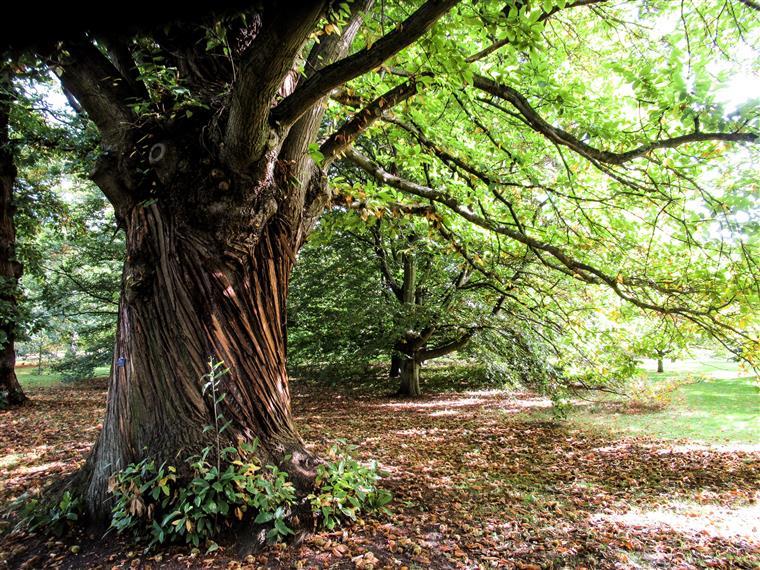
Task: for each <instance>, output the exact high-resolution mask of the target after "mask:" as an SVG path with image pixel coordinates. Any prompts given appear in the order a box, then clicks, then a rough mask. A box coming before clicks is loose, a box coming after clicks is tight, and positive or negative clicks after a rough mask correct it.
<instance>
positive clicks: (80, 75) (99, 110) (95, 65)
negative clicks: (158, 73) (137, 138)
mask: <svg viewBox="0 0 760 570" xmlns="http://www.w3.org/2000/svg"><path fill="white" fill-rule="evenodd" d="M64 51H65V52H67V53H68V55H65V56H63V57H62V59H61V61H57V62H54V63H53V65H54V69H55V70H56V72H57V73H58V76H59V78H60V80H61V83H62V84H63V88H64V89H65V90H66V91H68V92H69V93H71V94H72V95H73V96H74V97H76V99H77V101H78V102H79V104H80V105H81V106H82V108H83V109H84V110H85V112H86V113H87V115H88V116H89V117H90V119H91V120H92V121H93V122H94V123H95V125H96V126H97V127H98V130H99V131H100V135H101V138H102V141H103V144H104V146H106V147H113V148H114V149H119V150H120V151H124V150H126V149H125V148H124V147H125V141H126V139H127V133H128V131H129V128H130V126H131V123H132V122H133V121H134V113H133V112H132V110H131V109H130V108H129V103H130V102H131V101H133V100H134V99H135V97H136V95H137V94H136V93H134V92H133V91H132V89H131V88H130V86H129V84H128V82H127V81H126V80H125V79H124V78H123V77H122V76H121V73H119V70H117V69H116V68H115V67H114V66H113V65H112V64H111V62H110V61H108V59H107V58H106V57H105V56H104V55H103V54H102V53H101V52H100V50H98V49H97V48H96V47H95V46H94V45H93V44H92V43H90V42H88V41H84V40H82V41H78V42H69V43H67V44H65V45H64Z"/></svg>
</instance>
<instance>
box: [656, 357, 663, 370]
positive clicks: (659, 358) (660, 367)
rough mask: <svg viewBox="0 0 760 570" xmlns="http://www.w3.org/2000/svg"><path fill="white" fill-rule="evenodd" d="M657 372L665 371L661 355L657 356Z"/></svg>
mask: <svg viewBox="0 0 760 570" xmlns="http://www.w3.org/2000/svg"><path fill="white" fill-rule="evenodd" d="M657 372H665V365H664V363H663V360H662V356H658V357H657Z"/></svg>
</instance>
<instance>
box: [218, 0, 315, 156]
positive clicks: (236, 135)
mask: <svg viewBox="0 0 760 570" xmlns="http://www.w3.org/2000/svg"><path fill="white" fill-rule="evenodd" d="M325 7H326V3H325V1H324V0H310V1H308V2H298V3H282V4H280V5H277V3H269V4H268V5H267V7H266V8H265V9H264V11H263V12H262V16H261V18H262V24H261V30H260V31H259V33H258V35H257V36H256V39H254V40H253V42H252V43H251V45H250V47H249V48H248V50H247V53H246V56H245V58H244V59H243V62H242V64H241V66H240V71H239V73H238V80H237V83H236V84H235V86H234V88H233V90H232V93H231V95H230V112H229V117H228V119H227V129H226V133H225V143H224V144H225V158H226V159H227V161H228V162H229V163H230V164H231V165H232V166H234V167H237V168H239V169H241V170H245V169H247V168H248V166H249V165H250V164H251V163H252V162H255V161H256V160H258V159H259V158H261V156H262V155H263V154H264V153H265V152H266V147H267V145H268V144H270V143H274V142H276V141H274V140H272V137H271V136H270V132H271V129H270V127H269V123H268V117H269V113H270V109H271V107H272V102H273V100H274V97H275V95H276V94H277V92H278V90H279V89H280V86H281V85H282V82H283V80H284V79H285V77H286V76H287V74H288V73H290V71H291V70H292V69H293V65H294V62H295V60H296V58H297V56H298V54H299V52H300V50H301V48H302V46H303V44H304V42H305V41H306V39H307V38H308V36H309V33H311V31H312V30H313V28H314V24H315V23H316V22H317V21H318V20H319V18H320V17H321V16H322V14H323V13H324V10H325Z"/></svg>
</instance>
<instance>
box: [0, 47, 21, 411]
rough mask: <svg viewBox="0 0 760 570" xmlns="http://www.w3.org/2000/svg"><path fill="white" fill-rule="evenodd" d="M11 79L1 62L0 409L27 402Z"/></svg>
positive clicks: (7, 69) (4, 62)
mask: <svg viewBox="0 0 760 570" xmlns="http://www.w3.org/2000/svg"><path fill="white" fill-rule="evenodd" d="M0 57H2V55H0ZM12 80H13V76H12V72H11V65H10V63H9V62H8V61H6V60H4V59H2V60H0V408H1V407H5V406H15V405H18V404H22V403H23V402H24V401H25V400H26V396H25V395H24V391H23V390H22V389H21V386H20V385H19V383H18V379H17V378H16V347H15V339H16V329H17V327H18V302H17V299H16V297H17V295H18V280H19V278H20V277H21V272H22V266H21V264H20V263H19V261H18V260H17V259H16V226H15V225H14V220H13V215H14V212H15V209H16V206H15V204H14V196H13V187H14V184H15V182H16V165H15V163H14V157H13V148H12V147H11V144H10V129H9V123H10V112H11V105H12V104H13V92H14V90H13V81H12Z"/></svg>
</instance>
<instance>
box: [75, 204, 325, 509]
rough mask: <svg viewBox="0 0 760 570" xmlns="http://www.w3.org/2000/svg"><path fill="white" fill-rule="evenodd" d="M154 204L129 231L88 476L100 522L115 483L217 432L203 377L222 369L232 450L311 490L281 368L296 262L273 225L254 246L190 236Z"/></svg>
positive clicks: (175, 458)
mask: <svg viewBox="0 0 760 570" xmlns="http://www.w3.org/2000/svg"><path fill="white" fill-rule="evenodd" d="M190 231H191V230H187V229H186V228H183V227H182V226H179V225H178V224H175V222H174V220H173V218H172V216H171V215H168V214H166V213H165V212H163V211H162V209H161V208H160V207H159V205H158V204H151V205H146V206H143V207H140V206H138V207H136V208H134V209H133V211H132V214H131V217H130V219H129V220H127V221H126V232H127V258H126V262H125V267H124V274H123V279H122V299H121V303H120V309H119V322H118V332H117V340H116V347H115V352H114V357H113V363H112V370H111V379H110V388H109V397H108V405H107V411H106V419H105V421H104V424H103V430H102V432H101V434H100V438H99V440H98V442H97V443H96V446H95V448H94V450H93V452H92V454H91V456H90V458H89V461H88V465H87V466H86V468H85V470H84V474H85V476H86V478H87V480H86V481H85V484H86V486H87V490H86V492H85V497H86V502H87V505H88V507H89V510H90V512H91V514H92V515H94V516H95V517H96V518H100V519H102V518H104V517H105V516H107V514H108V512H109V501H108V498H109V497H108V480H109V478H110V477H111V475H112V474H113V473H114V472H115V471H118V470H120V469H123V468H124V466H125V465H127V464H128V463H130V462H134V461H137V460H139V459H141V458H143V457H146V456H148V457H155V458H157V459H159V460H161V461H167V462H169V463H170V464H173V465H176V466H178V467H180V466H182V465H183V464H184V461H185V458H187V457H188V456H189V455H191V454H193V453H194V452H196V451H198V450H199V448H202V447H203V446H204V445H205V444H206V443H207V440H206V437H207V436H205V435H204V434H203V428H204V426H206V425H208V424H210V423H213V421H212V416H211V412H212V404H211V402H210V401H208V400H206V399H204V397H203V395H202V393H201V388H202V376H203V375H204V374H206V373H208V371H209V370H208V361H209V357H211V356H214V357H215V358H216V359H218V360H221V361H223V362H224V364H225V366H226V367H228V368H229V373H228V374H227V375H226V376H224V377H223V380H222V387H221V391H223V392H225V393H226V395H227V396H226V399H225V401H224V404H223V410H222V412H223V414H224V415H225V417H226V419H227V420H232V425H231V427H230V431H229V432H227V435H228V436H229V437H230V439H231V440H232V441H235V439H236V438H238V437H242V438H245V439H246V440H251V439H252V438H259V440H260V442H261V444H262V447H263V450H264V452H265V453H266V454H267V457H266V459H267V460H268V461H273V462H282V461H283V460H284V458H285V456H286V455H291V456H292V459H290V460H289V462H288V464H287V465H286V466H285V467H286V468H287V469H288V471H289V472H290V475H291V479H293V480H294V482H295V484H296V485H297V486H298V485H301V486H306V485H307V484H308V483H309V482H310V481H311V477H312V472H311V470H312V467H313V465H312V459H311V457H310V456H309V455H308V453H306V452H305V450H304V447H303V443H302V441H301V439H300V437H299V435H298V433H297V431H296V429H295V428H294V426H293V423H292V420H291V416H290V396H289V392H288V378H287V372H286V362H285V357H286V353H285V334H286V331H285V318H286V312H285V299H286V293H287V286H288V278H289V276H290V272H291V268H292V264H293V260H294V255H293V246H292V241H291V239H290V235H289V233H288V232H287V231H285V230H284V228H282V227H280V225H279V224H278V223H277V222H276V221H272V222H270V224H269V225H268V228H267V230H265V231H264V233H263V234H262V235H261V237H260V239H259V240H258V241H256V242H255V244H253V245H251V244H248V243H245V242H242V241H241V242H240V243H233V242H230V243H217V242H215V240H213V239H212V238H210V237H207V236H208V234H204V233H201V232H198V233H195V232H192V233H189V232H190Z"/></svg>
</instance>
